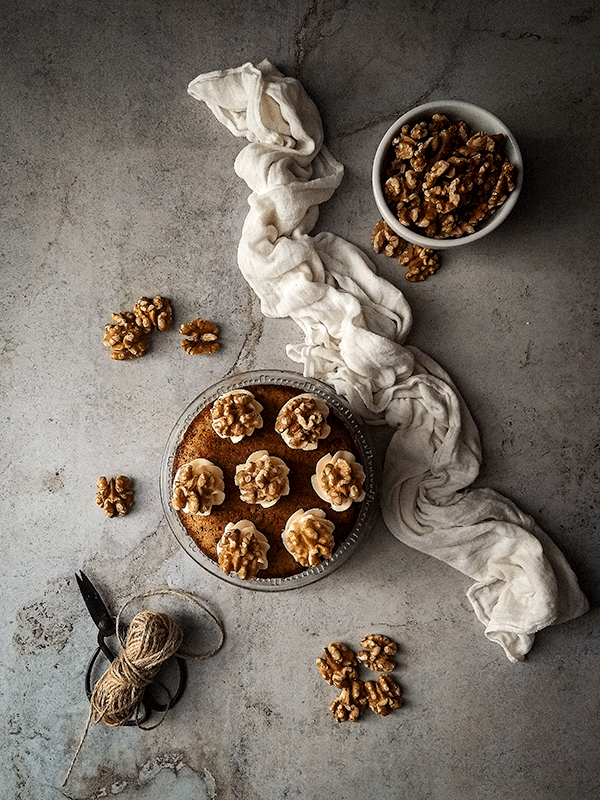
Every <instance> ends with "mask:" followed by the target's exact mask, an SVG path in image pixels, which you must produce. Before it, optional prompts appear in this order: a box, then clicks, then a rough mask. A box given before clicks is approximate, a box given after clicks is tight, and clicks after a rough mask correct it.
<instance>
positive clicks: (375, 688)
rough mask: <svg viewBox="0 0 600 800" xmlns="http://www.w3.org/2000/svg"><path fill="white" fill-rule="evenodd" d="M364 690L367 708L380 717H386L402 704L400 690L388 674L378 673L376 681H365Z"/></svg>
mask: <svg viewBox="0 0 600 800" xmlns="http://www.w3.org/2000/svg"><path fill="white" fill-rule="evenodd" d="M365 691H366V693H367V698H368V701H369V708H370V709H371V711H374V712H375V713H376V714H379V715H381V716H382V717H387V715H388V714H389V713H390V712H391V711H393V710H394V709H396V708H400V706H401V705H402V692H401V691H400V687H399V686H398V684H397V683H396V682H395V681H394V679H393V678H392V677H391V676H390V675H380V676H379V678H378V679H377V680H376V681H366V683H365Z"/></svg>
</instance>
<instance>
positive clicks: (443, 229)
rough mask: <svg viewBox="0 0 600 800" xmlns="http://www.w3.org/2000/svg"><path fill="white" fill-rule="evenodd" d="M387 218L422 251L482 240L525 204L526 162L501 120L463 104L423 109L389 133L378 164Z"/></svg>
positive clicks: (377, 183)
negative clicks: (522, 197) (520, 201)
mask: <svg viewBox="0 0 600 800" xmlns="http://www.w3.org/2000/svg"><path fill="white" fill-rule="evenodd" d="M372 182H373V194H374V196H375V202H376V204H377V208H378V209H379V212H380V214H381V217H382V219H383V220H384V221H385V222H386V223H387V225H389V227H390V228H391V229H392V230H393V231H394V232H395V233H396V234H398V235H399V236H400V237H402V238H403V239H405V240H406V241H407V242H410V243H411V244H415V245H419V246H420V247H428V248H433V249H442V248H448V247H456V246H458V245H462V244H468V243H470V242H474V241H476V240H477V239H481V238H482V237H483V236H485V235H487V234H488V233H490V232H491V231H493V230H494V229H495V228H497V227H498V226H499V225H500V224H501V223H502V222H503V221H504V220H505V219H506V217H507V216H508V215H509V214H510V212H511V211H512V209H513V208H514V206H515V203H516V202H517V198H518V196H519V192H520V190H521V185H522V183H523V159H522V156H521V151H520V149H519V145H518V144H517V142H516V140H515V138H514V136H513V135H512V133H511V132H510V131H509V129H508V128H507V127H506V125H504V123H503V122H501V121H500V120H499V119H498V118H497V117H496V116H494V114H491V113H490V112H489V111H486V110H485V109H483V108H480V107H479V106H476V105H473V104H472V103H466V102H463V101H460V100H446V101H436V102H431V103H424V104H423V105H420V106H416V107H415V108H413V109H412V110H411V111H408V112H407V113H406V114H403V115H402V116H401V117H400V118H399V119H397V120H396V122H394V124H393V125H392V126H391V127H390V128H389V129H388V131H387V133H386V134H385V136H384V137H383V139H382V140H381V142H380V144H379V146H378V148H377V151H376V154H375V159H374V161H373V174H372Z"/></svg>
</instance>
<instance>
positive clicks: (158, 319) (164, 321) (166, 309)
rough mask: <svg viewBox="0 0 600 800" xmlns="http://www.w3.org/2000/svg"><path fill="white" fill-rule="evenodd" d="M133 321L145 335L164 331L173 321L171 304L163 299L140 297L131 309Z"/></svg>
mask: <svg viewBox="0 0 600 800" xmlns="http://www.w3.org/2000/svg"><path fill="white" fill-rule="evenodd" d="M133 313H134V314H135V319H136V322H137V324H138V325H139V326H140V328H143V329H144V330H145V331H146V332H147V333H150V332H152V331H166V330H167V329H168V328H169V327H170V325H171V322H172V320H173V310H172V308H171V303H170V302H169V301H168V300H167V299H166V298H165V297H159V296H157V297H153V298H152V299H150V298H149V297H142V298H141V299H140V300H138V302H137V303H136V304H135V306H134V307H133Z"/></svg>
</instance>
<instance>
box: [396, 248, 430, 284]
mask: <svg viewBox="0 0 600 800" xmlns="http://www.w3.org/2000/svg"><path fill="white" fill-rule="evenodd" d="M398 262H399V263H400V264H402V266H403V267H406V275H405V276H404V277H405V278H406V280H407V281H424V280H425V278H427V276H428V275H433V273H434V272H436V270H438V269H439V267H440V256H439V253H436V252H435V250H432V249H431V247H420V246H419V245H418V244H413V245H411V246H410V247H408V248H407V249H406V250H405V251H404V252H403V253H401V254H400V255H399V256H398Z"/></svg>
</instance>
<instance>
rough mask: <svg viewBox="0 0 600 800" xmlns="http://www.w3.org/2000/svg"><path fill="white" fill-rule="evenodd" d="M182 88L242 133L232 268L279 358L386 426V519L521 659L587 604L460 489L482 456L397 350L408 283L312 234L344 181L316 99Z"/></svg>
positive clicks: (230, 75) (405, 350) (507, 522)
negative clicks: (288, 327)
mask: <svg viewBox="0 0 600 800" xmlns="http://www.w3.org/2000/svg"><path fill="white" fill-rule="evenodd" d="M188 91H189V93H190V94H191V95H192V96H193V97H194V98H196V99H198V100H201V101H203V102H204V103H206V105H207V106H208V107H209V109H210V110H211V111H212V113H213V114H214V115H215V117H216V118H217V119H218V120H219V121H220V122H221V123H222V124H223V125H225V126H226V127H227V128H228V129H229V130H230V131H231V133H233V134H234V135H235V136H239V137H242V138H245V139H247V141H248V144H246V145H245V146H244V147H243V149H242V150H241V151H240V152H239V154H238V156H237V158H236V160H235V164H234V169H235V172H236V174H237V175H238V176H239V177H240V178H242V179H243V180H244V181H245V182H246V183H247V185H248V187H249V188H250V190H251V194H250V196H249V198H248V204H249V206H250V209H249V212H248V214H247V217H246V219H245V221H244V225H243V229H242V233H241V238H240V242H239V247H238V262H239V267H240V269H241V271H242V274H243V275H244V277H245V279H246V280H247V281H248V283H249V284H250V286H251V287H252V288H253V290H254V291H255V292H256V294H257V295H258V297H259V298H260V301H261V308H262V312H263V313H264V314H265V315H267V316H272V317H290V318H291V319H293V320H294V321H295V322H296V323H297V324H298V325H299V327H300V328H301V330H302V332H303V334H304V341H303V342H300V343H296V344H290V345H288V347H287V353H288V355H289V357H290V358H291V359H292V360H294V361H295V362H297V363H300V364H302V365H303V370H304V374H305V375H308V376H312V377H316V378H319V379H321V380H322V381H324V382H326V383H328V384H329V385H331V386H332V387H333V388H334V389H335V390H336V391H337V393H338V394H339V395H341V396H343V397H345V398H346V400H347V401H348V402H349V404H350V405H351V407H352V408H353V410H354V411H356V412H357V413H358V414H360V415H362V416H363V418H365V419H366V420H367V421H370V422H373V423H375V422H382V423H387V424H388V425H390V426H392V427H393V428H394V429H395V432H394V434H393V436H392V439H391V442H390V444H389V447H388V449H387V453H386V456H385V464H384V470H383V475H384V477H383V483H382V490H381V509H382V514H383V518H384V520H385V522H386V525H387V526H388V528H389V529H390V531H391V532H392V533H393V534H394V535H395V536H396V537H397V538H398V539H399V540H400V541H402V542H404V543H405V544H407V545H409V546H410V547H413V548H415V549H417V550H419V551H421V552H423V553H427V554H428V555H431V556H434V557H435V558H438V559H440V560H441V561H444V562H446V563H447V564H450V565H451V566H453V567H455V568H456V569H457V570H460V571H461V572H463V573H464V574H466V575H468V576H469V577H470V578H471V579H473V580H474V584H473V585H472V586H471V588H470V589H469V591H468V593H467V596H468V598H469V600H470V601H471V603H472V605H473V609H474V611H475V613H476V615H477V617H478V618H479V619H480V620H481V622H482V623H483V625H484V626H485V634H486V636H487V637H488V638H489V639H490V640H491V641H494V642H497V643H498V644H500V645H501V646H502V647H503V649H504V651H505V653H506V655H507V657H508V658H509V659H510V660H511V661H513V662H516V661H520V660H522V659H523V658H524V656H525V654H526V653H527V652H528V651H529V649H530V648H531V646H532V644H533V639H534V634H535V633H536V632H537V631H539V630H540V629H541V628H543V627H545V626H547V625H550V624H553V623H557V622H564V621H567V620H570V619H574V618H575V617H577V616H579V615H580V614H583V613H584V612H585V611H586V610H587V609H588V607H589V606H588V602H587V600H586V598H585V596H584V595H583V594H582V592H581V590H580V588H579V586H578V583H577V579H576V577H575V575H574V573H573V571H572V570H571V568H570V567H569V565H568V563H567V561H566V559H565V558H564V556H563V554H562V553H561V551H560V550H559V549H558V548H557V547H556V546H555V545H554V543H553V542H552V541H551V540H550V538H549V537H548V536H547V535H546V534H545V533H544V532H543V531H542V530H541V529H540V528H539V527H538V526H537V524H536V523H535V522H534V520H533V519H532V518H531V517H529V516H527V515H525V514H524V513H522V512H521V511H520V510H519V509H518V508H517V507H516V506H515V505H514V504H513V503H512V502H511V501H510V500H508V499H507V498H505V497H502V496H501V495H499V494H498V493H497V492H495V491H493V490H491V489H485V488H482V489H479V488H478V489H475V488H469V487H470V486H471V484H472V482H473V480H474V479H475V477H476V476H477V474H478V471H479V467H480V463H481V448H480V442H479V434H478V431H477V428H476V426H475V424H474V422H473V420H472V418H471V415H470V413H469V411H468V409H467V407H466V405H465V403H464V401H463V399H462V398H461V397H460V395H459V393H458V392H457V390H456V388H455V386H454V385H453V383H452V380H451V379H450V377H449V376H448V375H447V374H446V373H445V372H444V371H443V370H442V369H441V367H440V366H439V365H438V364H436V363H435V362H434V361H433V360H432V359H430V358H429V357H428V356H427V355H425V354H424V353H422V352H420V351H419V350H417V349H416V348H415V347H411V346H407V345H405V343H404V342H405V340H406V337H407V335H408V333H409V331H410V328H411V324H412V317H411V311H410V308H409V306H408V304H407V302H406V300H405V298H404V296H403V294H402V292H401V291H400V290H399V289H397V288H396V287H395V286H393V285H392V284H391V283H389V282H388V281H386V280H384V279H382V278H381V277H379V276H377V274H376V270H375V266H374V264H373V263H372V262H371V261H370V259H369V258H367V256H366V255H365V254H364V253H363V252H362V251H361V250H360V249H359V248H357V247H355V246H354V245H352V244H351V243H350V242H347V241H346V240H344V239H342V238H340V237H338V236H335V235H333V234H331V233H327V232H325V233H319V234H317V235H315V236H311V235H310V234H311V231H312V229H313V228H314V226H315V223H316V221H317V217H318V208H319V205H320V204H321V203H323V202H325V201H326V200H328V199H329V198H330V197H331V196H332V195H333V193H334V192H335V190H336V189H337V187H338V186H339V184H340V182H341V180H342V176H343V166H342V165H341V164H340V163H339V162H338V161H336V159H335V158H334V157H333V156H332V155H331V154H330V153H329V151H328V150H327V148H326V147H325V145H324V144H323V129H322V124H321V118H320V115H319V112H318V110H317V108H316V106H315V105H314V103H313V102H312V100H311V99H310V98H309V97H308V95H307V94H306V92H305V91H304V89H303V87H302V86H301V84H300V83H299V82H298V81H297V80H296V79H294V78H290V77H286V76H284V75H282V74H281V73H280V72H279V71H278V70H277V69H276V68H275V67H274V66H273V65H272V64H271V63H270V62H268V61H263V62H261V63H260V64H258V65H256V66H255V65H253V64H250V63H247V64H243V65H242V66H240V67H238V68H234V69H227V70H221V71H216V72H210V73H207V74H204V75H200V76H198V77H197V78H196V79H194V80H193V81H192V82H191V83H190V84H189V86H188Z"/></svg>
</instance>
